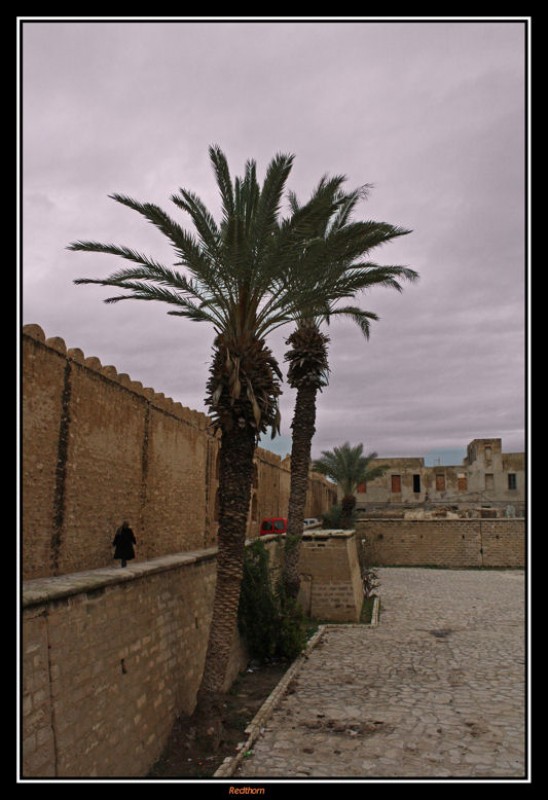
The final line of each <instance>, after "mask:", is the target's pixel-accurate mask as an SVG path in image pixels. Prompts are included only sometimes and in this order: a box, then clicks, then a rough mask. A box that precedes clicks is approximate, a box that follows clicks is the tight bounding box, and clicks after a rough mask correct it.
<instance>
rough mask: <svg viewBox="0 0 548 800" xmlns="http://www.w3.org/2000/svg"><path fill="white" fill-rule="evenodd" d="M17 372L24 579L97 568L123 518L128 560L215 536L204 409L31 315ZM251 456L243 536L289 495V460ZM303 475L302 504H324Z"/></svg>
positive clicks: (214, 467)
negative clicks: (132, 538) (67, 339)
mask: <svg viewBox="0 0 548 800" xmlns="http://www.w3.org/2000/svg"><path fill="white" fill-rule="evenodd" d="M22 377H23V429H22V430H23V448H22V449H23V464H22V466H23V481H22V483H23V492H22V499H23V525H22V545H23V562H22V563H23V577H24V578H25V579H33V578H40V577H46V576H50V575H62V574H65V573H71V572H76V571H80V570H87V569H99V568H101V567H106V566H109V565H110V564H112V553H113V551H112V547H111V542H112V539H113V537H114V533H115V531H116V528H117V527H118V526H119V525H120V524H121V522H122V521H123V520H124V519H127V520H128V521H129V522H130V524H131V526H132V528H133V530H134V531H135V535H136V537H137V543H138V547H137V560H139V561H142V560H146V559H150V558H156V557H158V556H161V555H167V554H172V553H177V552H184V551H186V550H196V549H202V548H206V547H209V546H211V545H213V544H215V541H216V534H217V528H218V520H217V514H218V500H217V494H218V477H219V476H218V449H219V440H218V437H217V436H215V435H214V433H213V432H212V430H211V428H209V418H208V417H207V416H206V415H205V414H201V413H199V412H197V411H193V410H191V409H189V408H186V407H183V406H182V405H181V403H176V402H174V401H173V400H172V399H171V398H168V397H165V396H164V395H163V394H162V393H158V392H155V391H154V390H153V389H150V388H144V387H143V386H142V384H141V383H139V382H138V381H132V380H131V379H130V378H129V376H128V375H125V374H119V373H118V372H117V370H116V369H115V367H113V366H102V364H101V362H100V361H99V359H97V358H94V357H90V358H86V357H85V355H84V353H83V352H82V351H81V350H79V349H78V348H74V349H67V347H66V345H65V343H64V341H63V340H62V339H59V338H51V339H47V340H46V338H45V335H44V333H43V331H42V330H41V328H40V327H39V326H38V325H27V326H25V328H24V330H23V337H22ZM256 464H257V479H256V486H255V487H254V490H253V498H252V503H251V508H250V514H249V522H248V531H247V534H248V536H258V534H259V526H260V520H261V519H262V518H263V517H265V516H287V506H288V500H289V483H290V472H289V464H288V463H286V462H282V459H281V458H280V456H278V455H276V454H274V453H270V452H268V451H266V450H262V449H258V450H257V456H256ZM310 484H311V489H310V491H309V495H310V497H313V498H314V502H313V503H311V504H309V505H310V506H311V505H313V506H314V509H315V510H316V509H320V510H321V504H322V503H324V504H325V505H324V508H327V507H328V506H329V505H330V502H329V501H330V496H329V492H328V489H327V487H328V482H327V481H326V480H325V478H323V476H319V475H312V476H311V480H310ZM306 513H307V514H311V511H310V509H307V512H306Z"/></svg>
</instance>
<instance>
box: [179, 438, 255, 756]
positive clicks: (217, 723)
mask: <svg viewBox="0 0 548 800" xmlns="http://www.w3.org/2000/svg"><path fill="white" fill-rule="evenodd" d="M255 446H256V433H255V431H254V430H253V429H252V428H251V427H250V426H249V425H246V426H245V427H244V428H240V427H238V426H237V425H235V426H234V427H233V428H232V430H230V431H227V430H223V432H222V436H221V448H220V464H219V499H220V514H219V534H218V547H219V550H218V554H217V582H216V585H215V596H214V600H213V616H212V620H211V628H210V631H209V641H208V645H207V653H206V659H205V666H204V672H203V675H202V682H201V685H200V688H199V690H198V698H197V705H196V709H195V711H194V715H193V716H194V720H195V722H196V724H197V727H198V733H199V736H200V738H201V739H202V740H203V741H204V740H206V741H207V742H208V744H209V745H210V746H212V747H217V746H218V745H219V742H220V738H221V732H222V694H223V684H224V681H225V677H226V670H227V666H228V661H229V657H230V652H231V649H232V644H233V640H234V636H235V635H236V626H237V619H238V602H239V599H240V585H241V582H242V574H243V561H244V550H245V537H246V528H247V515H248V511H249V502H250V498H251V482H252V477H253V456H254V454H255Z"/></svg>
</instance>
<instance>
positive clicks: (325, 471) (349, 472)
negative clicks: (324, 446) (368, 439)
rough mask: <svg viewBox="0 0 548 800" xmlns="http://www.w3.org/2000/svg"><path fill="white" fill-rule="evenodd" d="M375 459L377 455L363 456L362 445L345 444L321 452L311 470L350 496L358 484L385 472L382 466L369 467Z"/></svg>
mask: <svg viewBox="0 0 548 800" xmlns="http://www.w3.org/2000/svg"><path fill="white" fill-rule="evenodd" d="M375 458H377V453H368V454H367V455H364V453H363V444H361V443H360V444H357V445H355V446H354V447H352V446H351V445H350V443H349V442H345V443H344V444H343V445H341V446H340V447H334V448H333V450H322V456H321V458H319V459H317V460H316V461H314V463H313V469H314V470H315V471H316V472H319V473H321V474H322V475H326V476H327V477H328V478H330V479H331V480H332V481H334V483H336V484H337V486H339V487H340V488H341V490H342V492H343V495H345V496H346V495H352V494H354V492H355V491H356V488H357V486H358V484H360V483H363V482H364V481H372V480H374V479H375V478H379V477H380V476H381V475H383V474H384V472H385V471H386V467H383V466H375V467H372V466H370V464H371V461H373V460H374V459H375Z"/></svg>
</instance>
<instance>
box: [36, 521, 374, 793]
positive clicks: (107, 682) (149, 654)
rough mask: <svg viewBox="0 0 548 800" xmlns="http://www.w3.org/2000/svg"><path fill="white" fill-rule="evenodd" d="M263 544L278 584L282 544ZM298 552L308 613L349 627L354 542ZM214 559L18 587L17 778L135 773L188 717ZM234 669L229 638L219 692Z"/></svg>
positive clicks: (310, 540) (336, 536)
mask: <svg viewBox="0 0 548 800" xmlns="http://www.w3.org/2000/svg"><path fill="white" fill-rule="evenodd" d="M264 541H265V545H266V547H267V550H268V554H269V560H270V568H271V571H272V573H273V574H274V575H276V574H279V571H280V567H281V560H282V547H283V543H282V541H281V540H279V539H277V538H276V537H274V536H269V537H264ZM302 553H303V561H302V564H303V571H305V573H306V576H305V578H306V580H305V583H306V589H307V598H308V604H309V610H310V612H311V613H312V614H313V615H314V616H315V617H317V618H320V619H331V620H336V621H341V622H356V621H357V620H358V619H359V615H360V611H361V603H362V594H361V584H360V575H359V568H358V564H357V556H356V542H355V537H354V535H353V534H352V533H350V532H339V533H331V534H330V533H329V532H327V531H321V532H317V533H312V532H310V533H308V534H306V535H305V538H304V542H303V548H302ZM215 555H216V549H215V548H210V549H208V550H202V551H196V552H191V553H179V554H176V555H171V556H164V557H161V558H157V559H153V560H151V561H148V562H141V563H132V564H131V565H130V566H128V568H127V569H123V570H122V569H116V568H112V567H110V568H107V569H99V570H94V571H89V572H80V573H75V574H72V575H61V576H59V577H54V578H42V579H37V580H33V581H27V582H26V583H25V584H24V587H23V620H22V622H23V641H22V660H23V687H22V704H23V717H22V739H23V765H22V772H23V775H24V777H35V778H37V777H121V776H127V777H140V776H143V775H146V774H147V772H148V771H149V769H150V767H151V766H152V764H153V763H154V761H155V760H156V759H157V758H158V756H159V755H160V753H161V752H162V749H163V747H164V746H165V743H166V741H167V737H168V735H169V732H170V730H171V727H172V725H173V722H174V720H175V717H176V716H177V714H178V713H180V712H181V711H183V712H187V713H190V712H191V711H192V710H193V708H194V704H195V701H196V692H197V690H198V686H199V683H200V678H201V674H202V669H203V663H204V659H205V651H206V646H207V638H208V631H209V623H210V619H211V611H212V605H213V592H214V586H215ZM245 664H246V653H245V649H244V647H243V643H242V642H241V640H240V638H239V636H237V637H236V640H235V642H234V645H233V651H232V657H231V663H230V666H229V671H228V675H227V681H226V688H228V687H229V686H230V684H231V683H232V681H233V680H234V678H235V677H236V675H237V673H238V670H239V669H241V668H242V667H243V666H244V665H245Z"/></svg>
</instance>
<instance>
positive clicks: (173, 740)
mask: <svg viewBox="0 0 548 800" xmlns="http://www.w3.org/2000/svg"><path fill="white" fill-rule="evenodd" d="M288 667H289V663H288V662H287V661H283V662H281V661H280V662H277V663H272V664H264V665H255V664H254V663H253V662H252V665H251V667H250V668H249V669H251V670H252V671H249V669H248V670H247V671H245V672H242V673H240V676H239V677H238V678H237V680H236V682H235V683H234V685H233V686H232V689H231V690H230V692H229V694H227V697H226V717H225V724H224V728H225V732H224V739H223V741H222V742H221V745H220V747H219V749H218V750H217V751H216V752H215V753H210V752H204V751H203V750H200V748H199V747H198V746H197V744H196V742H195V740H194V738H193V731H192V729H191V728H190V726H189V721H188V717H180V718H179V719H178V720H177V721H176V722H175V725H174V726H173V730H172V731H171V735H170V738H169V740H168V743H167V745H166V748H165V750H164V752H163V753H162V755H161V757H160V759H159V760H158V761H157V762H156V764H154V766H153V767H152V769H151V771H150V773H149V774H148V777H149V778H209V777H211V776H212V775H213V773H214V772H215V770H216V769H217V768H218V767H219V766H220V765H221V763H222V762H223V761H224V759H225V758H227V757H228V756H233V755H235V753H236V749H237V745H238V744H239V743H240V742H244V741H245V739H246V735H245V732H244V731H245V728H246V727H247V725H248V724H249V723H250V722H251V720H252V719H253V717H254V716H255V714H256V713H257V711H258V710H259V708H260V707H261V706H262V704H263V703H264V701H265V700H266V698H267V697H268V695H269V694H270V692H271V691H272V690H273V689H274V687H275V686H276V684H277V683H278V681H279V680H280V679H281V678H282V676H283V674H284V673H285V671H286V670H287V669H288Z"/></svg>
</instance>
